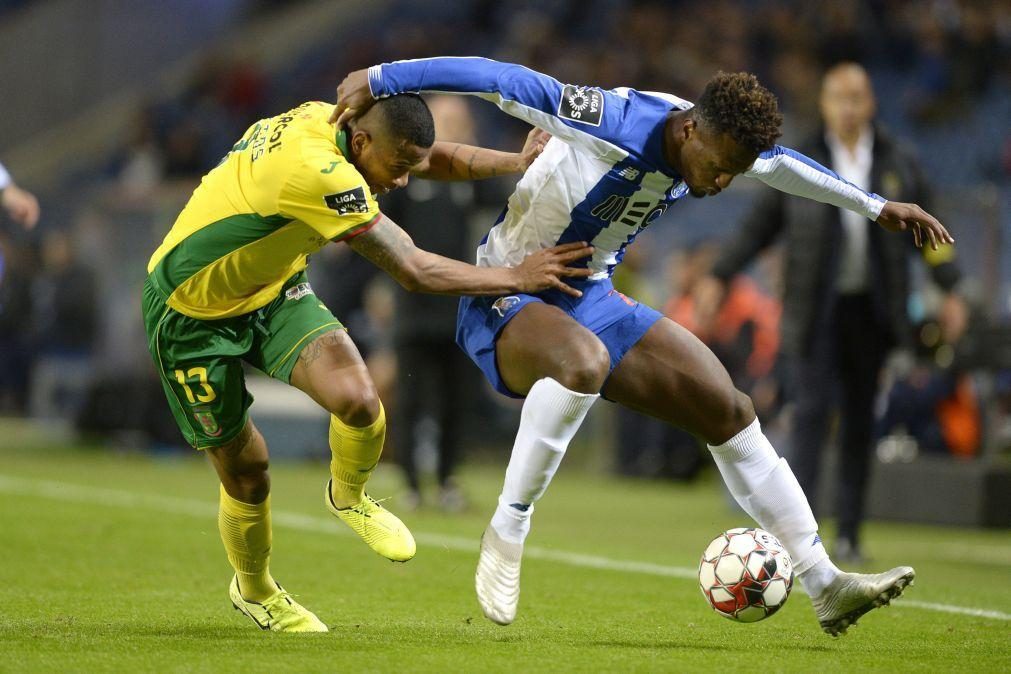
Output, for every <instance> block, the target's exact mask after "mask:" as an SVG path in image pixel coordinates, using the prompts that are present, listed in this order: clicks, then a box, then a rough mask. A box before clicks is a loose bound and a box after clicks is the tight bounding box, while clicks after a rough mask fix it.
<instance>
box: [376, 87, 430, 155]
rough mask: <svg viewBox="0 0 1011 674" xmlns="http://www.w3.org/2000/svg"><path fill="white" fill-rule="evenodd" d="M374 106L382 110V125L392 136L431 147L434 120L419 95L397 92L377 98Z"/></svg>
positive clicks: (419, 145)
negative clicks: (387, 96) (394, 94)
mask: <svg viewBox="0 0 1011 674" xmlns="http://www.w3.org/2000/svg"><path fill="white" fill-rule="evenodd" d="M376 107H378V108H380V109H381V110H382V112H383V121H384V125H385V127H386V129H387V130H388V131H389V132H390V133H391V134H392V135H393V137H394V138H398V139H400V140H406V141H407V142H409V143H411V144H412V145H417V146H418V147H426V148H427V147H432V144H433V143H434V142H435V122H434V121H433V120H432V111H431V110H429V109H428V104H427V103H425V101H424V99H422V98H421V96H418V95H417V94H398V95H396V96H390V97H389V98H382V99H380V100H378V101H377V102H376Z"/></svg>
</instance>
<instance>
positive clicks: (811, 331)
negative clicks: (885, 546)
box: [706, 63, 958, 561]
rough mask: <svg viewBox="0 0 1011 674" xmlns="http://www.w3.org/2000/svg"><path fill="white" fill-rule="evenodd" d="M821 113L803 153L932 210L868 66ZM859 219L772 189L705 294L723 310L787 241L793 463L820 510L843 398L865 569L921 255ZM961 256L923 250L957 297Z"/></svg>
mask: <svg viewBox="0 0 1011 674" xmlns="http://www.w3.org/2000/svg"><path fill="white" fill-rule="evenodd" d="M820 106H821V113H822V117H823V120H824V123H825V127H824V131H823V133H822V134H820V135H819V136H817V137H816V138H814V139H813V140H812V141H811V142H810V143H808V144H806V145H802V146H800V148H799V149H800V151H801V152H803V153H805V154H807V155H808V156H809V157H811V158H812V159H814V160H816V161H818V162H820V163H822V164H824V165H825V166H828V167H830V168H832V169H833V170H834V171H835V172H836V173H838V174H840V175H841V176H842V177H843V178H845V179H846V180H848V181H850V182H851V183H854V184H856V185H858V186H859V187H862V188H864V189H867V190H869V191H872V192H876V193H878V194H881V195H882V196H883V197H885V198H886V199H894V200H897V201H911V202H914V203H918V204H921V205H923V206H924V207H925V208H927V209H928V210H930V198H929V194H928V188H927V185H926V182H925V180H924V177H923V174H922V172H921V171H920V168H919V166H918V165H917V163H916V161H915V160H914V159H913V157H912V156H911V155H910V154H909V153H908V152H907V151H906V150H905V149H904V148H903V147H902V146H901V145H900V144H899V143H897V142H896V141H895V140H894V139H893V138H891V137H890V136H889V135H888V133H887V132H886V131H884V130H883V129H882V128H881V127H880V126H879V125H876V124H875V123H874V114H875V100H874V92H873V90H872V88H871V82H870V78H869V77H868V76H867V73H866V71H865V70H864V69H863V68H862V67H860V66H859V65H857V64H855V63H842V64H839V65H836V66H835V67H833V68H831V69H830V70H829V71H828V72H827V73H826V74H825V77H824V79H823V81H822V90H821V99H820ZM851 216H852V214H850V213H848V212H843V211H841V210H840V209H838V208H835V207H833V206H829V205H825V204H820V203H816V202H813V201H809V200H805V199H798V198H795V197H791V196H788V195H786V194H783V193H782V192H778V191H772V190H770V191H767V192H763V193H762V198H761V200H760V201H759V203H758V204H757V205H756V207H755V209H754V210H753V211H752V212H751V213H750V215H749V217H747V218H746V220H745V222H744V225H743V226H742V227H741V228H740V229H739V231H738V235H737V236H736V237H735V238H734V239H733V240H732V241H731V242H730V243H729V244H728V245H727V246H726V247H725V248H724V249H723V251H722V253H721V255H720V257H719V259H718V260H717V261H716V263H715V265H714V267H713V277H715V279H717V280H718V281H719V283H717V282H715V281H711V282H710V285H709V288H710V292H709V293H706V294H707V295H708V297H709V302H710V304H711V305H716V304H717V303H718V301H719V299H720V298H721V295H722V288H723V287H724V286H725V284H726V282H727V280H729V279H730V278H731V277H732V276H733V275H734V274H736V273H738V272H740V271H741V270H743V269H744V268H745V267H746V266H747V265H748V263H749V262H750V261H751V260H752V259H754V257H755V256H756V255H757V254H758V253H759V252H760V251H761V250H762V249H764V248H765V247H767V246H769V245H770V244H772V243H773V242H774V240H775V239H776V238H777V237H778V236H780V235H781V236H782V237H783V239H784V242H785V245H786V257H787V262H786V279H785V297H784V301H783V319H782V343H781V344H782V345H781V349H782V353H783V355H784V356H785V357H786V359H787V364H788V369H789V371H790V372H791V377H790V378H791V380H792V381H791V388H792V397H793V399H794V401H795V403H796V406H795V410H796V411H795V417H794V427H793V433H792V435H793V437H792V442H791V445H792V451H793V456H792V457H791V465H792V467H793V470H794V472H795V473H796V475H797V479H798V481H799V482H800V484H801V486H802V487H803V489H804V492H805V493H806V494H807V496H808V499H809V500H810V501H811V503H812V504H816V503H817V502H818V499H817V475H818V470H819V466H820V459H821V454H822V448H823V447H824V445H825V441H826V435H827V431H828V428H829V425H830V420H831V412H832V408H833V404H834V403H835V402H836V401H837V400H838V403H839V409H840V442H839V445H840V450H841V452H840V461H839V469H838V474H837V478H838V485H837V490H836V515H837V517H838V523H839V538H838V540H837V543H836V550H835V557H836V558H842V559H847V558H848V560H849V561H861V559H862V555H861V551H860V538H859V529H860V524H861V521H862V520H863V501H864V492H865V490H866V485H867V477H868V472H869V467H870V465H869V462H870V456H871V443H872V426H873V421H874V410H873V406H874V398H875V394H876V392H877V384H878V378H879V375H880V372H881V368H882V365H883V364H884V361H885V357H886V355H887V353H888V351H889V349H891V348H892V347H894V346H896V345H897V344H898V343H899V342H901V341H903V340H905V339H906V338H907V335H908V332H909V327H908V319H907V310H906V303H907V300H908V296H909V273H908V264H907V263H908V258H909V256H910V252H911V251H912V250H913V249H912V248H911V247H910V246H909V242H908V241H907V240H906V239H905V238H902V237H891V236H887V235H886V232H884V231H883V230H881V229H880V228H878V227H873V226H872V224H873V223H870V222H869V221H864V220H863V219H861V218H859V217H851ZM925 250H926V249H925ZM952 255H953V248H952V247H950V246H944V247H941V248H940V250H937V251H933V250H927V252H926V253H925V258H926V260H927V262H928V263H929V264H930V267H931V272H932V276H933V278H934V281H935V282H936V283H938V284H939V285H940V286H941V288H943V289H944V290H945V291H948V292H950V291H951V290H952V288H953V286H954V285H955V283H956V282H957V280H958V272H957V270H956V269H955V267H954V265H953V264H952V262H951V259H950V258H951V256H952ZM834 384H838V386H835V385H834ZM837 394H838V396H839V397H838V399H837V398H836V395H837Z"/></svg>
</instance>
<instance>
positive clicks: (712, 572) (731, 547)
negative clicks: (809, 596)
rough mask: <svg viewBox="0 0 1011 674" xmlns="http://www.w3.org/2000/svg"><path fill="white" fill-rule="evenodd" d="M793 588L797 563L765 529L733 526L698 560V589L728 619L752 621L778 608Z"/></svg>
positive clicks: (767, 615) (715, 609) (713, 541)
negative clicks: (795, 563) (794, 562)
mask: <svg viewBox="0 0 1011 674" xmlns="http://www.w3.org/2000/svg"><path fill="white" fill-rule="evenodd" d="M792 587H793V561H792V560H791V559H790V555H789V553H787V552H786V550H785V549H784V548H783V544H782V543H780V542H779V539H777V538H776V537H775V536H773V535H772V534H770V533H769V532H768V531H763V530H762V529H743V528H741V529H731V530H729V531H726V532H724V533H722V534H720V535H719V536H717V537H716V538H714V539H713V540H712V542H711V543H710V544H709V545H708V546H707V547H706V551H705V552H703V553H702V561H700V562H699V588H700V589H701V590H702V594H703V595H704V596H705V598H706V601H708V602H709V605H710V606H712V607H713V610H714V611H716V612H717V613H719V614H720V615H721V616H723V617H725V618H730V619H731V620H737V621H740V622H744V623H753V622H756V621H759V620H763V619H765V618H768V617H769V616H771V615H772V614H773V613H775V612H776V611H778V610H779V609H780V608H781V607H782V606H783V604H785V603H786V598H787V597H789V596H790V589H791V588H792Z"/></svg>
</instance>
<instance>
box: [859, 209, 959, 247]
mask: <svg viewBox="0 0 1011 674" xmlns="http://www.w3.org/2000/svg"><path fill="white" fill-rule="evenodd" d="M877 223H878V224H879V225H881V226H882V227H884V228H885V229H887V230H888V231H889V232H904V231H906V230H907V229H911V230H913V242H914V243H915V244H916V247H917V248H922V247H923V242H924V240H928V241H930V247H931V248H933V249H934V250H937V247H938V246H940V245H944V244H953V243H955V239H954V238H953V237H952V236H951V234H949V233H948V230H946V229H945V228H944V225H942V224H941V223H940V222H938V221H937V218H935V217H934V216H932V215H931V214H930V213H927V212H926V211H925V210H923V209H922V208H920V207H919V206H917V205H916V204H904V203H901V202H898V201H886V202H885V207H884V208H882V209H881V215H879V216H878V219H877Z"/></svg>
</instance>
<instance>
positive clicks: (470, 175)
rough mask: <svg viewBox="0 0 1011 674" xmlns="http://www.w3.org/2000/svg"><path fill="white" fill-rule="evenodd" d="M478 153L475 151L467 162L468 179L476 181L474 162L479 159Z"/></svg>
mask: <svg viewBox="0 0 1011 674" xmlns="http://www.w3.org/2000/svg"><path fill="white" fill-rule="evenodd" d="M477 153H478V151H477V150H476V149H475V150H474V151H473V152H471V154H470V161H468V162H467V177H468V178H470V179H471V180H473V179H474V160H475V159H476V158H477Z"/></svg>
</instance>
